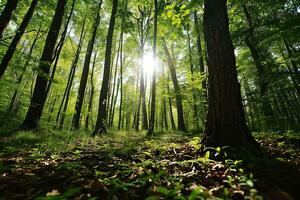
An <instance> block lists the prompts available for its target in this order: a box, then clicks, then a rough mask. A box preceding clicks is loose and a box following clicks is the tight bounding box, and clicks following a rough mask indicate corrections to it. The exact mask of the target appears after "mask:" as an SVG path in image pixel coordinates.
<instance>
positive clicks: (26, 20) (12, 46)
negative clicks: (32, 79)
mask: <svg viewBox="0 0 300 200" xmlns="http://www.w3.org/2000/svg"><path fill="white" fill-rule="evenodd" d="M37 3H38V0H32V2H31V5H30V7H29V9H28V11H27V13H26V14H25V16H24V18H23V21H22V23H21V24H20V27H19V28H18V30H17V31H16V35H15V36H14V38H13V40H12V42H11V43H10V45H9V47H8V49H7V51H6V53H5V55H4V57H3V58H2V61H1V63H0V79H1V78H2V76H3V75H4V73H5V71H6V69H7V66H8V64H9V62H10V61H11V59H12V57H13V55H14V53H15V51H16V49H17V45H18V43H19V41H20V39H21V37H22V36H23V34H24V32H25V30H26V27H27V25H28V24H29V22H30V20H31V18H32V15H33V13H34V10H35V8H36V5H37Z"/></svg>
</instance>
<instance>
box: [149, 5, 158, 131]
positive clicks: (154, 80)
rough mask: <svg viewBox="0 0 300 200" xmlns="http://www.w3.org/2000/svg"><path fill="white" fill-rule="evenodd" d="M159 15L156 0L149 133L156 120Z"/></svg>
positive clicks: (152, 129)
mask: <svg viewBox="0 0 300 200" xmlns="http://www.w3.org/2000/svg"><path fill="white" fill-rule="evenodd" d="M157 17H158V2H157V0H154V33H153V59H154V64H155V66H154V70H153V75H152V85H151V89H152V93H151V94H152V95H151V113H150V121H149V131H148V133H149V134H153V131H154V122H155V103H156V67H157V66H156V65H157V58H156V57H157V55H156V54H157V53H156V51H157V50H156V46H157Z"/></svg>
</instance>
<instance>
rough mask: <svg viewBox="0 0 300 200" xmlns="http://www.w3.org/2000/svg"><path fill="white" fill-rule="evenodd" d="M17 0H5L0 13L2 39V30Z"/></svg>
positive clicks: (0, 35)
mask: <svg viewBox="0 0 300 200" xmlns="http://www.w3.org/2000/svg"><path fill="white" fill-rule="evenodd" d="M18 2H19V0H7V2H6V4H5V7H4V10H3V11H2V12H1V15H0V40H2V37H3V32H4V30H5V29H6V27H7V25H8V23H9V21H10V19H11V17H12V14H13V12H14V10H15V9H16V7H17V4H18Z"/></svg>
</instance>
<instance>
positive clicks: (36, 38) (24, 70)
mask: <svg viewBox="0 0 300 200" xmlns="http://www.w3.org/2000/svg"><path fill="white" fill-rule="evenodd" d="M41 29H42V25H40V26H39V29H38V31H37V33H36V36H35V38H34V39H33V42H32V44H31V47H30V49H29V53H28V55H27V56H28V57H29V58H28V59H27V60H26V62H25V64H24V66H23V69H22V72H21V75H20V76H19V78H18V80H17V82H16V83H17V84H18V85H20V84H21V83H22V80H23V77H24V74H25V72H26V68H27V65H28V64H29V62H30V58H31V55H32V52H33V49H34V47H35V44H36V42H37V41H38V39H39V35H40V31H41ZM18 93H19V90H18V89H16V90H15V91H14V94H13V96H12V99H11V101H10V105H9V107H8V110H7V113H8V114H9V113H10V112H11V111H12V110H13V108H14V105H15V102H16V100H17V96H18Z"/></svg>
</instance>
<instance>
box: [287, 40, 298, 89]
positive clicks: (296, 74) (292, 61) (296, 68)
mask: <svg viewBox="0 0 300 200" xmlns="http://www.w3.org/2000/svg"><path fill="white" fill-rule="evenodd" d="M283 41H284V45H285V48H286V50H287V53H288V56H289V59H290V62H291V64H292V67H293V70H294V73H295V78H296V79H297V82H298V84H300V72H299V70H298V66H297V63H296V62H295V61H294V53H293V51H292V49H291V47H290V44H289V42H288V40H287V39H286V38H283Z"/></svg>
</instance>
